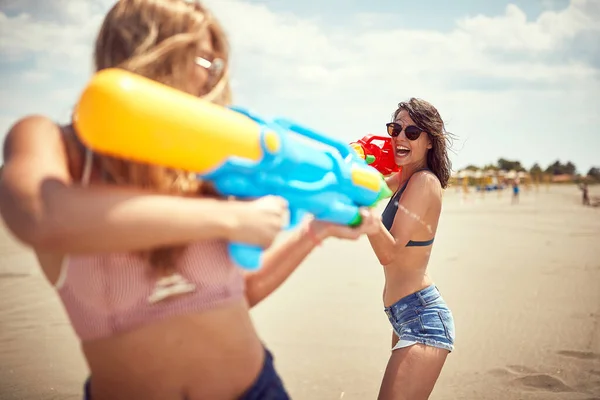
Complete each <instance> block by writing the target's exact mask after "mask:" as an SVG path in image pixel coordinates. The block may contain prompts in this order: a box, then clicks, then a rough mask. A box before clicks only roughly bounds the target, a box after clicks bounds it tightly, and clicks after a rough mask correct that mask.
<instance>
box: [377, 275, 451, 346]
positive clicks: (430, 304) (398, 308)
mask: <svg viewBox="0 0 600 400" xmlns="http://www.w3.org/2000/svg"><path fill="white" fill-rule="evenodd" d="M384 311H385V313H386V314H387V316H388V319H389V320H390V323H391V324H392V328H394V332H395V333H396V335H397V336H398V338H399V340H398V343H397V344H396V346H394V348H393V349H392V351H393V350H396V349H400V348H403V347H408V346H411V345H413V344H416V343H421V344H424V345H427V346H433V347H439V348H441V349H446V350H448V351H452V350H454V317H453V316H452V312H451V311H450V309H449V308H448V306H447V305H446V302H445V301H444V299H443V298H442V295H441V294H440V292H439V291H438V289H437V287H436V286H435V285H431V286H428V287H426V288H425V289H423V290H420V291H418V292H415V293H413V294H409V295H408V296H406V297H403V298H401V299H400V300H398V301H397V302H395V303H394V304H392V305H391V306H389V307H385V309H384Z"/></svg>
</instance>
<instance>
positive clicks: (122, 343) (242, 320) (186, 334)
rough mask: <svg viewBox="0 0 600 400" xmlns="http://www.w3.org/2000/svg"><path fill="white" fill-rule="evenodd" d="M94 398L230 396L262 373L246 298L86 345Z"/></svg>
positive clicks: (261, 355)
mask: <svg viewBox="0 0 600 400" xmlns="http://www.w3.org/2000/svg"><path fill="white" fill-rule="evenodd" d="M82 348H83V352H84V354H85V357H86V359H87V362H88V365H89V368H90V371H91V376H92V398H93V399H94V400H108V399H112V400H120V399H147V400H154V399H157V400H158V399H162V400H171V399H173V400H182V399H185V400H196V399H198V400H199V399H214V400H221V399H223V400H232V399H236V398H239V397H240V395H242V394H243V393H244V392H245V391H246V390H247V389H248V388H249V387H250V386H251V385H252V383H253V382H254V380H255V379H256V378H257V377H258V374H259V373H260V371H261V368H262V364H263V360H264V348H263V346H262V343H261V342H260V340H259V338H258V336H257V334H256V332H255V330H254V328H253V326H252V323H251V321H250V317H249V315H248V309H247V306H246V303H245V301H239V302H236V303H234V304H230V305H228V306H225V307H221V308H218V309H214V310H210V311H206V312H202V313H198V314H188V315H181V316H176V317H171V318H168V319H165V320H164V321H159V322H154V323H151V324H149V325H146V326H143V327H140V328H138V329H136V330H133V331H130V332H127V333H121V334H119V335H117V336H114V337H110V338H106V339H100V340H95V341H92V342H87V343H83V344H82Z"/></svg>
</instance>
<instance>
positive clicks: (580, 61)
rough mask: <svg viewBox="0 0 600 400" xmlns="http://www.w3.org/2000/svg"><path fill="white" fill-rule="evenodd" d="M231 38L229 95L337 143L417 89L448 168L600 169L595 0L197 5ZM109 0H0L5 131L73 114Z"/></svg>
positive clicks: (373, 127) (1, 121)
mask: <svg viewBox="0 0 600 400" xmlns="http://www.w3.org/2000/svg"><path fill="white" fill-rule="evenodd" d="M204 3H205V4H206V5H207V6H208V7H209V8H210V9H211V10H212V11H213V13H214V14H215V15H216V17H217V18H218V19H219V20H220V21H221V23H222V24H223V25H224V27H225V30H226V32H227V34H228V36H229V40H230V42H231V46H232V56H231V61H230V62H231V75H232V85H233V90H234V102H235V103H236V104H237V105H240V106H244V107H246V108H250V109H252V110H253V111H255V112H257V113H259V114H262V115H264V116H265V117H279V116H283V117H288V118H291V119H294V120H296V121H298V122H300V123H302V124H304V125H306V126H309V127H311V128H314V129H316V130H318V131H320V132H323V133H325V134H328V135H331V136H333V137H336V138H338V139H340V140H343V141H345V142H351V141H353V140H357V139H359V138H361V137H362V136H364V135H366V134H369V133H374V134H385V123H386V122H389V120H390V118H391V114H392V113H393V111H394V110H395V109H396V106H397V104H398V103H399V102H400V101H404V100H407V99H409V98H410V97H419V98H422V99H425V100H427V101H429V102H430V103H432V104H433V105H434V106H435V107H436V108H437V109H438V110H439V112H440V114H441V116H442V118H443V119H444V121H445V123H446V128H447V130H448V131H450V132H452V133H453V134H454V135H455V136H456V137H457V139H456V140H455V141H454V143H453V148H452V152H451V158H452V161H453V169H454V170H459V169H461V168H464V167H465V166H467V165H470V164H475V165H480V166H482V165H485V164H488V163H495V162H496V161H497V160H498V158H501V157H503V158H507V159H511V160H519V161H521V162H522V164H523V165H524V166H525V167H527V168H529V167H531V166H532V165H533V164H534V163H539V164H541V165H542V167H543V168H545V167H546V166H548V165H549V164H551V163H552V162H554V161H556V160H560V161H561V162H566V161H572V162H574V163H575V165H576V166H577V168H578V172H580V173H586V172H587V171H588V169H589V168H590V167H592V166H600V0H571V1H568V0H522V1H512V2H506V1H503V0H494V1H491V0H489V1H480V0H454V1H451V2H450V1H447V0H428V1H420V2H417V1H405V0H369V1H364V0H344V1H342V0H322V1H317V0H303V1H296V0H205V1H204ZM113 4H114V0H44V1H43V2H42V1H39V0H0V92H1V93H2V96H1V98H0V136H1V137H0V138H3V136H4V135H5V133H6V132H7V131H8V129H9V128H10V126H11V125H12V124H13V123H14V122H15V121H16V120H17V119H18V118H20V117H23V116H24V115H27V114H31V113H35V114H44V115H48V116H50V117H52V118H55V119H56V120H57V121H59V122H65V121H67V119H68V117H69V110H70V108H71V107H72V105H73V103H74V102H76V101H77V98H78V96H79V94H80V93H81V91H82V89H83V87H84V86H85V84H86V82H87V80H88V79H89V78H90V77H91V74H92V73H93V68H92V63H91V59H92V51H93V43H94V38H95V35H96V34H97V31H98V28H99V26H100V24H101V22H102V19H103V17H104V15H105V13H106V12H107V11H108V9H109V8H110V7H111V6H112V5H113Z"/></svg>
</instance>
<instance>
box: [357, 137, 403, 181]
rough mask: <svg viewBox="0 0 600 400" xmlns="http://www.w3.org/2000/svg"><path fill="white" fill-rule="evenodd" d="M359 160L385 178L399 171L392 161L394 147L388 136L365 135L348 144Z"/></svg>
mask: <svg viewBox="0 0 600 400" xmlns="http://www.w3.org/2000/svg"><path fill="white" fill-rule="evenodd" d="M350 147H352V148H353V149H354V151H355V152H356V154H358V156H359V157H360V158H362V159H363V160H365V161H366V163H367V164H369V165H371V166H372V167H373V168H375V169H376V170H377V171H379V172H381V174H383V175H385V176H387V175H390V174H392V173H394V172H398V171H400V169H401V168H400V167H399V166H397V165H396V161H395V160H394V146H393V145H392V139H391V138H390V137H389V136H377V135H366V136H364V137H363V138H362V139H360V140H358V141H356V142H352V143H350Z"/></svg>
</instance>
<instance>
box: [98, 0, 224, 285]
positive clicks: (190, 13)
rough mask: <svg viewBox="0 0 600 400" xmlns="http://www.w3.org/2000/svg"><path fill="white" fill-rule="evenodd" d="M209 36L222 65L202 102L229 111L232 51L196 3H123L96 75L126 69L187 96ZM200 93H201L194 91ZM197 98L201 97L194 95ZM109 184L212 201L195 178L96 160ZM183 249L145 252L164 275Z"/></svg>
mask: <svg viewBox="0 0 600 400" xmlns="http://www.w3.org/2000/svg"><path fill="white" fill-rule="evenodd" d="M206 35H210V37H209V38H210V41H211V44H212V48H213V51H214V54H213V56H214V57H218V58H220V59H222V60H223V62H224V68H223V72H222V74H221V75H220V76H219V77H218V78H219V79H218V81H217V82H216V83H215V84H214V86H213V87H212V88H211V89H210V90H209V92H208V93H207V94H205V95H203V96H202V97H203V98H205V99H208V100H210V101H212V102H214V103H217V104H221V105H227V104H229V103H230V102H231V92H230V87H229V79H228V73H227V65H228V58H229V46H228V43H227V39H226V35H225V33H224V31H223V29H222V27H221V26H220V25H219V23H218V22H217V20H216V19H215V18H214V17H213V16H212V15H211V14H210V13H209V11H208V10H207V9H206V8H205V7H204V6H202V5H201V4H200V2H198V1H187V0H119V1H117V3H116V4H115V5H114V6H113V7H112V9H111V10H110V11H109V12H108V14H107V16H106V17H105V19H104V22H103V24H102V27H101V29H100V32H99V34H98V37H97V40H96V46H95V52H94V62H95V68H96V70H97V71H99V70H102V69H105V68H115V67H116V68H122V69H125V70H128V71H131V72H134V73H136V74H139V75H142V76H145V77H147V78H149V79H153V80H155V81H158V82H160V83H163V84H166V85H169V86H171V87H174V88H176V89H179V90H182V91H184V92H187V93H193V91H194V89H193V88H192V87H191V85H190V84H189V81H190V76H191V73H192V72H193V68H199V67H198V66H197V65H196V64H195V59H196V57H197V56H198V52H199V50H200V47H199V46H200V43H201V42H202V39H205V38H206ZM196 90H197V88H196ZM193 94H195V95H197V94H198V93H193ZM95 158H96V161H97V165H99V169H100V170H101V172H102V174H103V175H104V176H105V177H106V178H105V180H107V181H109V182H112V183H116V184H124V185H132V186H137V187H142V188H148V189H154V190H158V191H160V192H165V193H173V194H179V195H186V196H191V195H210V196H215V195H216V193H215V191H214V190H213V189H212V187H211V185H210V184H208V183H206V182H201V181H199V180H198V179H197V178H196V177H195V176H194V174H190V173H186V172H184V171H177V170H172V169H167V168H163V167H159V166H153V165H147V164H140V163H133V162H129V161H125V160H121V159H117V158H113V157H109V156H105V155H99V154H95ZM184 249H185V246H169V247H164V248H157V249H149V250H148V251H146V252H142V253H141V255H142V256H143V257H145V258H146V259H147V260H148V261H149V262H150V264H151V265H152V266H153V268H154V269H155V270H157V271H159V272H160V273H161V274H168V273H169V272H172V271H173V266H174V264H175V261H176V257H178V256H179V255H180V254H181V252H182V251H183V250H184Z"/></svg>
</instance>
